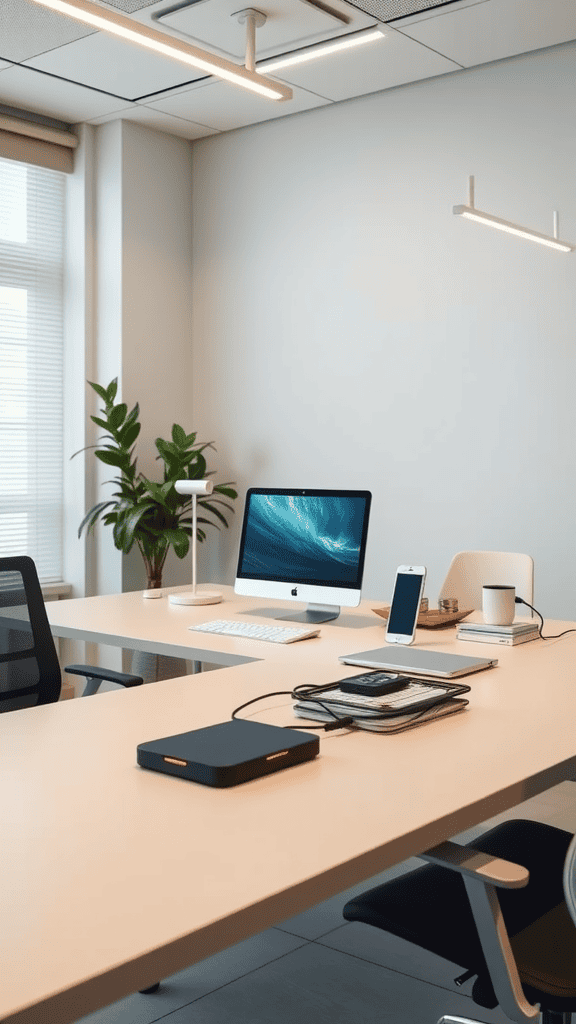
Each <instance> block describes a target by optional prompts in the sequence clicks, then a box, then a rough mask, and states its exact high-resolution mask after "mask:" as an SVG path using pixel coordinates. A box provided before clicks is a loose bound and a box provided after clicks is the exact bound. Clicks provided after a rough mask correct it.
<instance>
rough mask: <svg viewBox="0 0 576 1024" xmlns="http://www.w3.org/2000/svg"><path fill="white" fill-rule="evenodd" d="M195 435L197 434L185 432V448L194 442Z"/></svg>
mask: <svg viewBox="0 0 576 1024" xmlns="http://www.w3.org/2000/svg"><path fill="white" fill-rule="evenodd" d="M196 437H197V434H195V433H194V434H187V435H186V447H187V448H190V447H191V446H192V445H193V444H194V442H195V440H196Z"/></svg>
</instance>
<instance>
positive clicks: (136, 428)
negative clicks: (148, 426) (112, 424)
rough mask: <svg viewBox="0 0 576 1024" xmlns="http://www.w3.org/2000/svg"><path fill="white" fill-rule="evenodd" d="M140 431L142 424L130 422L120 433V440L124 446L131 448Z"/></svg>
mask: <svg viewBox="0 0 576 1024" xmlns="http://www.w3.org/2000/svg"><path fill="white" fill-rule="evenodd" d="M139 433H140V424H139V423H129V424H128V426H124V427H123V428H122V430H121V431H120V433H119V434H118V440H119V441H120V444H121V445H122V447H123V448H131V447H132V445H133V444H134V442H135V440H136V438H137V437H138V434H139Z"/></svg>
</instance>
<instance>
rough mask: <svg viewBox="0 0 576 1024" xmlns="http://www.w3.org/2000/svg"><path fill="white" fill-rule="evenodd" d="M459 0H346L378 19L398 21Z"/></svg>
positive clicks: (447, 5)
mask: <svg viewBox="0 0 576 1024" xmlns="http://www.w3.org/2000/svg"><path fill="white" fill-rule="evenodd" d="M459 2H460V0H347V3H349V4H350V5H351V6H352V7H357V8H358V10H359V11H364V13H365V14H370V15H371V16H372V17H373V18H378V20H379V21H398V20H399V19H400V18H409V17H410V16H411V15H413V14H423V13H424V11H430V10H432V9H433V8H434V7H449V6H450V4H455V3H459Z"/></svg>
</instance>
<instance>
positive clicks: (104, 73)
mask: <svg viewBox="0 0 576 1024" xmlns="http://www.w3.org/2000/svg"><path fill="white" fill-rule="evenodd" d="M26 64H27V65H28V66H30V67H34V68H39V69H40V70H41V71H49V72H51V73H52V74H55V75H61V76H62V77H63V78H69V79H71V80H72V81H74V82H78V83H80V84H82V85H87V86H89V87H91V88H93V89H104V90H105V91H106V92H111V93H114V94H115V95H116V96H123V97H124V98H125V99H128V100H134V99H136V97H138V96H147V95H149V94H150V93H155V92H164V91H165V90H166V89H172V88H173V87H174V86H176V85H184V84H186V83H188V82H194V81H196V80H197V79H199V78H203V77H204V78H205V77H206V74H205V72H203V71H195V70H194V68H191V67H188V66H187V65H185V64H181V63H180V61H177V60H171V59H170V58H169V57H162V56H160V55H159V54H155V53H150V51H149V50H145V49H143V47H141V46H136V45H135V44H134V43H127V42H124V41H123V40H121V39H115V38H114V37H113V36H110V35H107V34H106V33H105V32H97V33H96V34H95V35H92V36H89V37H88V38H87V39H79V40H77V41H76V42H74V43H68V45H67V46H61V47H60V48H59V49H58V50H52V51H51V52H50V53H45V54H43V55H42V56H41V57H35V58H34V59H33V60H30V61H26Z"/></svg>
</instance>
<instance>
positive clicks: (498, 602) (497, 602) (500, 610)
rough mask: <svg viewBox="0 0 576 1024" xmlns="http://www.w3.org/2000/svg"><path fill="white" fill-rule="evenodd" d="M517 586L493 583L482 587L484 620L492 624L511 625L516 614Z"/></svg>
mask: <svg viewBox="0 0 576 1024" xmlns="http://www.w3.org/2000/svg"><path fill="white" fill-rule="evenodd" d="M515 599H516V588H515V587H506V586H500V585H499V584H493V585H490V586H486V587H482V611H483V613H484V622H486V623H487V624H488V625H490V626H510V625H511V624H512V623H513V622H514V616H515V614H516V600H515Z"/></svg>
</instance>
